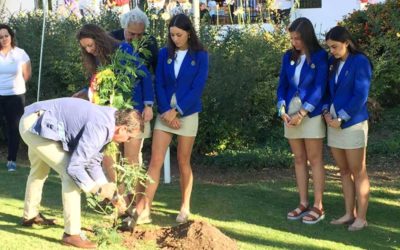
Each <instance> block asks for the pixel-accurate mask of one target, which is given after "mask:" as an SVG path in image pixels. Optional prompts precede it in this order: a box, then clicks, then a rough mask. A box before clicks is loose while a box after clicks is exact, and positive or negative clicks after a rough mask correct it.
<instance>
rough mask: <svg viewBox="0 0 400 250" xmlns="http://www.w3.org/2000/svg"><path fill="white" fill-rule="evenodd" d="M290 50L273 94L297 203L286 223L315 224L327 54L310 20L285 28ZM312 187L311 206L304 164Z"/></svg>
mask: <svg viewBox="0 0 400 250" xmlns="http://www.w3.org/2000/svg"><path fill="white" fill-rule="evenodd" d="M289 33H290V40H291V44H292V48H291V49H289V50H288V51H287V52H286V53H285V54H284V56H283V60H282V67H281V72H280V76H279V85H278V90H277V98H278V105H277V107H278V111H279V117H281V119H282V120H283V122H284V129H285V137H286V138H287V139H288V140H289V144H290V147H291V150H292V152H293V154H294V165H295V172H296V181H297V188H298V192H299V198H300V203H299V205H298V207H297V208H296V209H294V210H292V211H291V212H289V213H288V214H287V218H288V219H289V220H298V219H301V218H302V221H303V223H306V224H315V223H318V222H319V221H320V220H322V219H324V217H325V212H324V209H323V205H322V196H323V192H324V185H325V170H324V164H323V159H322V148H323V138H324V137H325V134H326V132H325V128H326V127H325V123H324V121H323V119H322V117H321V113H322V99H323V96H324V93H325V88H326V83H327V73H328V67H327V61H328V57H327V53H326V51H325V50H324V49H322V48H321V46H320V45H319V43H318V40H317V38H316V35H315V32H314V28H313V25H312V23H311V22H310V20H308V19H307V18H304V17H301V18H298V19H296V20H294V21H293V23H291V24H290V26H289ZM308 162H309V163H310V165H311V170H312V178H313V184H314V203H313V205H312V206H310V204H309V199H308V180H309V174H308V166H307V165H308V164H307V163H308Z"/></svg>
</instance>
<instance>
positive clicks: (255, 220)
mask: <svg viewBox="0 0 400 250" xmlns="http://www.w3.org/2000/svg"><path fill="white" fill-rule="evenodd" d="M339 184H340V183H339V182H337V183H336V184H335V183H333V184H332V183H330V184H328V187H327V190H329V192H330V194H326V195H325V196H324V200H325V202H324V206H325V209H326V212H327V215H326V219H325V220H324V221H322V222H320V223H318V224H317V225H304V224H303V223H301V222H300V221H293V222H292V221H290V222H289V221H287V219H286V214H287V212H288V211H290V210H291V209H293V208H295V207H296V206H297V203H298V194H297V191H296V187H295V186H294V185H295V183H291V182H281V181H277V182H264V183H254V184H241V185H231V186H224V185H216V184H197V185H195V187H194V190H193V194H192V206H191V207H192V212H193V213H194V214H196V213H197V214H199V215H200V216H203V217H207V218H210V219H213V220H216V221H221V222H226V221H228V222H229V221H231V222H237V221H240V222H245V223H248V224H254V225H258V226H261V227H265V228H266V229H267V228H271V229H275V230H279V231H282V232H288V233H293V234H297V235H301V236H304V237H307V238H310V239H320V240H327V241H331V242H339V243H342V244H345V245H348V246H354V247H361V248H365V249H395V248H396V247H397V248H398V247H399V242H400V233H399V232H400V228H399V224H398V220H397V219H395V218H400V206H396V205H391V204H386V203H383V202H378V201H375V200H372V199H371V201H370V207H369V211H368V220H369V224H370V226H369V227H368V228H366V229H365V230H363V231H360V232H348V231H347V228H346V227H344V226H339V227H337V226H333V225H330V224H329V221H330V220H332V219H334V218H337V217H340V216H342V215H343V213H344V204H343V198H342V194H341V190H340V185H339ZM160 190H162V191H160ZM160 190H159V191H158V194H157V197H156V200H157V201H158V202H161V203H165V204H166V206H167V207H169V208H175V209H177V210H178V209H179V206H180V191H179V187H178V186H177V185H176V184H174V185H161V186H160ZM382 192H383V191H380V192H379V194H377V195H378V196H379V197H382V198H383V197H384V193H382ZM371 196H372V197H374V192H372V193H371ZM384 198H385V199H389V200H390V199H392V195H389V196H388V197H387V198H386V197H384ZM312 200H313V197H310V201H312ZM155 209H157V207H155ZM154 223H156V224H157V223H158V220H157V218H155V220H154ZM223 230H226V231H229V232H228V234H230V235H231V236H232V237H233V238H234V239H236V240H239V241H243V242H248V243H253V244H262V245H266V246H278V247H284V248H286V247H288V248H290V249H296V248H297V246H291V245H287V243H285V242H282V241H276V240H274V239H273V238H270V239H259V238H256V237H251V236H247V235H244V234H241V233H240V231H238V230H236V229H235V230H234V231H232V230H233V229H232V230H229V229H228V228H226V229H223ZM267 238H268V237H267ZM301 248H303V249H304V246H302V247H301ZM306 249H307V248H306ZM310 249H312V248H310Z"/></svg>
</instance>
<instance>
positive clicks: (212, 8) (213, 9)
mask: <svg viewBox="0 0 400 250" xmlns="http://www.w3.org/2000/svg"><path fill="white" fill-rule="evenodd" d="M208 11H209V14H210V16H211V23H212V24H217V2H216V1H215V0H210V1H208Z"/></svg>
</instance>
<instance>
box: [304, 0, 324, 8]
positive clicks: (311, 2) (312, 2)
mask: <svg viewBox="0 0 400 250" xmlns="http://www.w3.org/2000/svg"><path fill="white" fill-rule="evenodd" d="M299 3H300V7H299V9H311V8H321V7H322V0H300V1H299Z"/></svg>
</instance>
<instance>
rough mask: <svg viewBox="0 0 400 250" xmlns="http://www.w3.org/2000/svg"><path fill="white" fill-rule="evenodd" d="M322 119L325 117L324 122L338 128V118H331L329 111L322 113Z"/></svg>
mask: <svg viewBox="0 0 400 250" xmlns="http://www.w3.org/2000/svg"><path fill="white" fill-rule="evenodd" d="M324 119H325V122H326V124H327V125H328V126H329V127H331V128H340V125H341V123H340V122H339V120H338V119H337V118H336V119H333V117H332V115H331V113H329V112H328V113H326V114H324Z"/></svg>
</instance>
